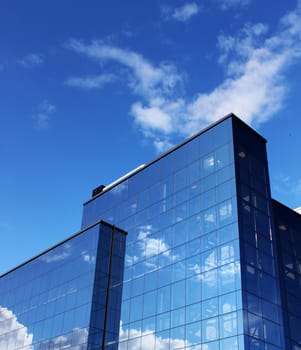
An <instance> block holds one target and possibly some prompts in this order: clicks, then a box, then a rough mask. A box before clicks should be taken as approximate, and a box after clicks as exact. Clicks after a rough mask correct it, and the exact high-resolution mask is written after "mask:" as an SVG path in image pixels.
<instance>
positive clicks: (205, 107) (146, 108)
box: [67, 1, 301, 151]
mask: <svg viewBox="0 0 301 350" xmlns="http://www.w3.org/2000/svg"><path fill="white" fill-rule="evenodd" d="M300 44H301V2H300V1H299V2H298V5H297V7H296V8H295V9H294V10H293V11H291V12H290V13H288V14H287V15H285V16H284V17H283V18H282V19H281V21H280V24H279V29H278V31H277V32H275V33H273V34H269V33H268V27H267V26H266V25H265V24H263V23H258V24H254V25H251V24H248V25H246V26H244V27H243V28H242V30H241V31H240V32H239V33H238V34H237V35H236V36H229V35H221V36H220V37H219V38H218V44H217V48H218V50H219V53H220V55H219V57H218V63H219V64H221V65H222V66H223V67H224V71H225V75H224V80H223V81H222V82H221V83H220V84H219V85H217V86H216V87H215V88H214V89H213V90H212V91H208V92H207V93H199V94H195V96H192V97H190V98H187V97H186V96H185V94H184V93H183V83H184V79H183V76H184V74H181V73H180V72H179V71H178V70H177V68H176V67H175V65H173V64H170V63H166V62H163V63H162V62H161V63H159V64H153V63H151V62H150V61H149V60H147V59H146V58H145V57H143V56H142V55H140V54H138V53H136V52H134V51H131V50H127V49H122V48H119V47H116V46H112V45H107V44H105V43H104V42H102V41H94V42H92V43H88V44H87V43H84V42H82V41H78V40H71V41H70V42H69V43H68V45H67V47H68V48H69V49H72V50H73V51H75V52H77V53H80V54H83V55H86V56H87V57H89V58H91V59H94V60H96V61H97V62H101V63H105V62H110V61H115V62H117V63H119V64H120V65H123V66H124V67H126V68H127V71H128V74H127V76H126V78H127V79H128V80H127V81H128V86H129V88H130V89H131V91H132V93H133V94H134V95H136V96H137V97H138V100H137V101H136V102H134V103H133V105H132V106H131V108H130V113H131V115H132V116H133V119H134V121H135V123H136V125H138V126H139V127H140V128H141V130H142V132H143V133H144V135H145V136H146V137H148V138H150V139H152V141H153V143H154V145H155V147H157V149H158V151H162V150H163V148H164V146H169V145H170V144H171V141H170V140H171V139H172V137H173V136H174V135H181V136H183V135H184V136H190V135H191V134H193V133H195V132H197V131H198V130H200V129H201V128H203V127H204V126H206V125H208V124H209V123H211V122H214V121H216V120H217V119H218V118H221V117H222V116H224V115H225V114H228V113H230V112H233V113H235V114H237V115H238V116H240V117H241V118H242V119H245V121H247V122H248V123H249V124H253V125H255V126H258V125H259V124H260V123H263V122H265V121H267V120H269V119H270V118H271V117H272V116H273V115H274V114H275V113H277V112H278V111H279V110H280V109H281V108H282V106H283V103H284V100H285V97H286V96H287V92H288V88H289V86H288V84H287V82H286V81H285V70H286V68H287V67H289V66H290V65H291V64H292V63H295V62H296V61H297V60H296V59H298V58H300V57H301V50H300Z"/></svg>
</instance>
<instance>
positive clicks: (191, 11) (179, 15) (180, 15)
mask: <svg viewBox="0 0 301 350" xmlns="http://www.w3.org/2000/svg"><path fill="white" fill-rule="evenodd" d="M163 11H164V13H165V18H167V19H174V20H177V21H180V22H187V21H189V20H190V19H191V18H192V17H193V16H195V15H197V14H198V13H199V11H200V7H199V6H198V5H197V3H195V2H190V3H187V4H184V5H183V6H181V7H177V8H175V9H173V10H172V9H170V8H165V10H164V9H163Z"/></svg>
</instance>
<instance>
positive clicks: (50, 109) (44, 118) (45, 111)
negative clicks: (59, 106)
mask: <svg viewBox="0 0 301 350" xmlns="http://www.w3.org/2000/svg"><path fill="white" fill-rule="evenodd" d="M35 110H36V111H35V113H34V114H33V116H32V118H33V120H34V122H35V128H36V129H37V130H45V129H48V128H49V127H50V122H51V115H52V114H53V113H54V112H55V111H56V107H55V106H54V105H53V104H51V103H49V102H48V101H47V100H44V101H42V102H41V103H40V104H39V105H38V106H37V107H36V108H35Z"/></svg>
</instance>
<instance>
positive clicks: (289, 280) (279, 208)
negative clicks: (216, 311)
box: [273, 201, 301, 350]
mask: <svg viewBox="0 0 301 350" xmlns="http://www.w3.org/2000/svg"><path fill="white" fill-rule="evenodd" d="M273 212H274V217H275V230H276V233H277V235H276V237H277V248H278V249H277V251H278V255H279V256H278V259H279V270H280V283H281V291H282V293H281V295H282V302H283V310H282V311H283V319H284V325H285V340H286V344H285V348H286V349H293V350H300V349H301V215H300V214H298V213H296V212H294V211H292V210H291V209H289V208H287V207H285V206H284V205H283V204H281V203H279V202H276V201H273Z"/></svg>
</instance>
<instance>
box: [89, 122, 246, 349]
mask: <svg viewBox="0 0 301 350" xmlns="http://www.w3.org/2000/svg"><path fill="white" fill-rule="evenodd" d="M234 168H235V167H234V158H233V139H232V118H228V119H225V120H224V121H223V122H221V123H219V124H217V125H216V126H214V127H213V128H210V129H208V130H207V131H205V132H203V133H201V134H200V135H198V136H197V137H195V138H193V139H191V140H190V141H189V142H187V143H184V144H183V145H181V146H180V147H179V148H177V149H175V150H173V151H171V152H170V153H168V154H167V155H165V156H163V157H162V158H160V159H158V160H156V161H154V162H153V163H151V164H150V165H148V166H147V167H145V168H144V169H143V170H141V171H139V172H138V173H136V174H135V175H133V176H131V177H129V178H128V179H126V180H124V181H123V182H121V183H119V184H118V185H117V186H115V187H114V188H112V189H111V190H109V191H107V192H106V191H105V192H104V193H103V194H101V195H100V196H99V197H97V198H94V199H92V200H91V201H89V202H87V203H86V205H85V207H84V215H83V227H85V226H86V225H89V224H92V223H93V222H94V221H96V220H99V219H100V218H101V219H103V220H106V221H108V222H110V223H112V224H114V225H117V226H119V227H122V228H123V229H124V230H126V231H127V232H128V236H127V244H126V256H125V271H124V282H123V297H122V307H121V324H120V340H119V349H120V350H125V349H127V350H130V349H137V350H138V349H148V350H155V349H161V350H165V349H191V350H192V349H202V350H226V349H227V350H229V349H232V350H236V349H237V350H238V349H239V350H242V349H244V345H243V339H242V334H243V327H242V325H243V321H242V295H241V283H240V281H241V277H240V253H239V240H238V238H239V237H238V223H237V203H236V184H235V171H234Z"/></svg>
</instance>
